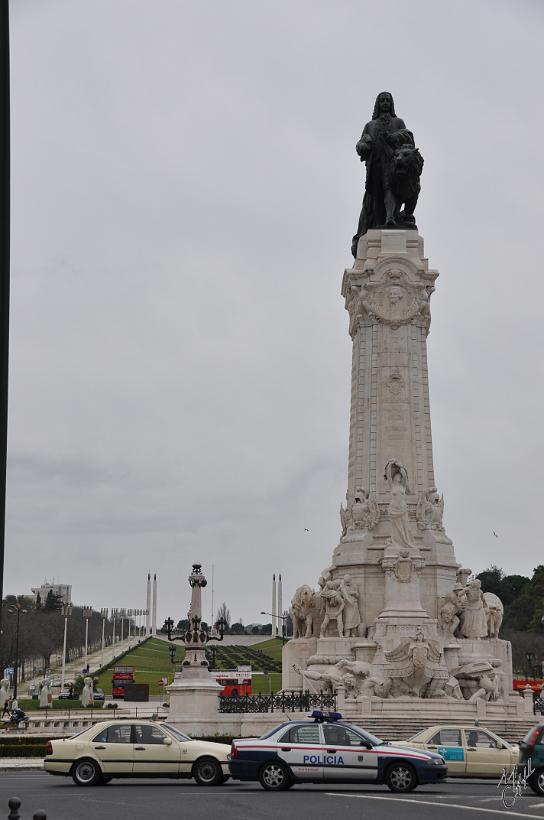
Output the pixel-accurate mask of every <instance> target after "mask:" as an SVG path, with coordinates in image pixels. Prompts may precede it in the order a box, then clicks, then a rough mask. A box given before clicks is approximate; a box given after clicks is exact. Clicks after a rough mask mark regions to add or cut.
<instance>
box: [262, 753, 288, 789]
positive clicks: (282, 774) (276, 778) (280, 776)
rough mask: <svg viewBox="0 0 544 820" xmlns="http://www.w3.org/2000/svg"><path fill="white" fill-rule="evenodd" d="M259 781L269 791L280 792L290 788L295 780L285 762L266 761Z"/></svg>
mask: <svg viewBox="0 0 544 820" xmlns="http://www.w3.org/2000/svg"><path fill="white" fill-rule="evenodd" d="M259 781H260V783H261V786H262V787H263V789H266V790H267V791H269V792H272V791H275V792H280V791H283V790H284V789H289V788H290V787H291V786H292V785H293V782H292V780H291V775H290V774H289V771H288V770H287V768H286V767H285V766H284V765H283V763H277V762H276V761H271V762H270V763H265V764H264V766H263V767H262V769H261V771H260V774H259Z"/></svg>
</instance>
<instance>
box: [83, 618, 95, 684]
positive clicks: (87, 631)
mask: <svg viewBox="0 0 544 820" xmlns="http://www.w3.org/2000/svg"><path fill="white" fill-rule="evenodd" d="M83 617H84V618H85V664H84V666H85V669H87V667H88V665H89V658H88V655H89V618H92V617H93V608H92V606H84V607H83Z"/></svg>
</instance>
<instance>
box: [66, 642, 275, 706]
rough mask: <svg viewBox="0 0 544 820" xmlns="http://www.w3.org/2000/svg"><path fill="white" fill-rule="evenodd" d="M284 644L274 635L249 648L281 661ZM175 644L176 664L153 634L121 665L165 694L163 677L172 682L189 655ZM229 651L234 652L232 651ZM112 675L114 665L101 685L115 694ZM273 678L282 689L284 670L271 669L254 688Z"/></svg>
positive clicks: (261, 687)
mask: <svg viewBox="0 0 544 820" xmlns="http://www.w3.org/2000/svg"><path fill="white" fill-rule="evenodd" d="M214 645H215V646H217V647H221V643H215V642H214V643H212V644H211V646H214ZM282 645H283V644H282V641H281V639H280V638H271V639H270V640H269V641H264V642H263V643H258V644H252V645H251V646H250V647H247V648H248V649H252V650H259V651H260V652H262V653H263V655H265V656H266V657H267V658H270V659H272V660H273V661H275V662H276V664H277V663H280V664H281V650H282ZM175 646H176V659H177V661H178V664H176V667H174V666H172V664H171V663H170V652H169V649H170V646H169V644H168V643H166V641H161V640H158V639H157V638H149V639H148V640H146V641H144V642H143V643H142V644H140V645H139V646H137V647H135V648H134V649H133V650H132V651H131V652H128V653H127V654H126V655H125V656H124V657H123V658H121V660H120V661H119V662H118V665H119V666H134V667H135V670H136V672H135V676H136V683H148V684H149V694H150V695H159V694H162V691H163V690H162V687H159V680H160V679H161V678H168V682H169V683H171V682H172V680H173V677H174V672H175V671H176V669H177V668H179V662H180V661H182V660H183V658H184V657H185V649H184V647H183V645H182V644H181V642H176V644H175ZM227 649H228V647H227ZM232 649H233V650H234V649H236V647H233V648H232ZM240 649H241V650H242V649H243V647H240ZM229 654H231V653H230V652H229ZM252 660H253V664H252V665H253V668H254V669H255V670H257V669H258V662H257V661H255V660H254V659H252ZM218 667H223V668H232V667H231V666H229V667H225V666H224V665H223V664H222V663H219V664H218ZM280 668H281V667H280ZM111 676H112V668H111V667H110V668H108V669H106V670H105V671H104V672H102V674H101V675H99V677H98V683H97V686H99V687H100V688H101V689H103V690H104V692H105V694H106V697H111ZM269 681H270V685H271V687H272V691H273V692H277V691H278V689H281V672H278V671H273V672H270V675H269V677H268V678H267V677H266V676H264V675H256V676H255V677H254V678H253V684H252V691H253V692H254V693H255V694H258V693H259V692H261V693H263V694H264V693H267V692H268V687H269ZM61 702H62V701H61Z"/></svg>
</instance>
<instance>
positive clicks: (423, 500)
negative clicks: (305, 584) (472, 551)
mask: <svg viewBox="0 0 544 820" xmlns="http://www.w3.org/2000/svg"><path fill="white" fill-rule="evenodd" d="M437 277H438V272H437V271H436V270H432V269H430V268H429V264H428V260H427V259H426V258H425V255H424V248H423V238H422V237H421V236H420V235H419V233H418V231H417V230H400V229H399V230H394V229H390V230H379V229H371V230H368V231H367V232H366V233H365V235H364V236H362V237H361V238H360V239H359V241H358V247H357V256H356V258H355V261H354V264H353V267H352V268H349V269H348V270H346V271H345V272H344V277H343V282H342V294H343V296H344V298H345V304H346V309H347V310H348V313H349V333H350V336H351V338H352V340H353V349H352V380H351V413H350V432H349V459H348V491H347V503H346V509H345V510H344V508H343V521H342V527H343V534H342V538H341V541H340V544H339V545H338V547H337V548H336V549H335V552H334V562H333V565H334V567H335V568H337V570H338V575H339V574H340V572H342V571H344V569H345V570H347V571H350V572H351V574H352V576H353V577H354V579H355V580H356V581H358V582H359V587H360V596H361V601H362V602H363V606H364V612H362V613H361V614H362V616H363V620H364V621H365V623H367V624H372V623H373V621H375V619H376V618H377V617H378V616H379V615H380V614H381V613H383V612H385V611H387V612H391V613H392V612H393V610H399V609H400V610H403V611H404V612H405V614H406V615H408V614H412V615H415V614H416V613H419V614H420V616H421V617H422V618H425V617H426V618H428V617H429V616H430V617H431V618H436V616H437V612H436V601H437V599H438V598H439V597H440V596H442V595H445V594H446V593H447V592H448V591H449V590H451V588H452V586H453V584H454V583H455V571H456V568H457V566H458V565H457V563H456V561H455V556H454V553H453V545H452V542H451V541H450V539H449V538H448V537H447V536H446V534H445V532H444V528H443V525H442V499H441V497H440V496H438V494H437V491H436V488H435V478H434V464H433V450H432V433H431V414H430V405H429V385H428V370H427V335H428V333H429V329H430V324H431V311H430V298H431V294H432V293H433V291H434V289H435V281H436V279H437ZM391 464H394V465H395V464H396V465H399V471H400V472H401V473H402V480H400V479H399V480H396V479H395V476H394V475H389V476H388V474H387V469H388V465H391ZM395 471H396V468H395V467H393V473H395ZM389 472H391V469H389ZM399 483H402V498H401V497H400V495H399V493H398V490H399ZM435 496H437V498H438V499H439V501H438V503H434V504H433V500H434V498H435ZM397 502H398V503H397ZM398 504H401V506H402V508H401V507H399V506H398ZM429 506H431V508H432V509H429ZM438 507H440V510H439V514H438V512H437V511H438ZM433 514H434V518H433ZM402 550H408V551H409V556H410V560H411V561H412V565H411V568H410V573H409V576H410V578H409V580H399V577H397V576H398V574H399V573H398V572H397V573H395V566H397V565H396V564H395V563H394V562H395V561H397V563H398V559H401V558H402V556H401V551H402ZM384 559H387V560H386V564H385V565H384V564H383V563H382V562H383V561H384ZM391 561H393V564H391ZM398 566H401V565H400V564H398ZM407 570H408V564H407V563H404V564H402V573H401V574H404V575H405V574H406V572H407ZM335 575H336V573H335ZM419 588H420V589H421V597H420V595H419ZM395 595H396V596H397V599H398V600H397V604H398V606H394V601H393V599H394V597H395ZM401 600H403V601H404V605H401ZM425 612H426V613H428V614H427V615H426V616H425Z"/></svg>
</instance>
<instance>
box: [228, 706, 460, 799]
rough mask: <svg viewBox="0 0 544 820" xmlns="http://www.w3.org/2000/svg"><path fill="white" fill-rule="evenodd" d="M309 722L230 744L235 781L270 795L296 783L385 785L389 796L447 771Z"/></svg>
mask: <svg viewBox="0 0 544 820" xmlns="http://www.w3.org/2000/svg"><path fill="white" fill-rule="evenodd" d="M310 718H313V720H312V719H310V720H308V719H306V720H294V721H289V722H287V723H282V724H280V725H279V726H276V728H275V729H272V731H271V732H268V733H267V734H266V735H263V737H261V738H255V739H253V738H241V739H239V740H233V741H232V748H231V751H230V758H231V759H230V761H229V769H230V773H231V776H232V778H233V779H234V780H258V781H259V782H260V784H261V786H262V787H263V789H267V790H268V791H281V790H283V789H289V788H290V787H291V786H294V784H295V783H304V782H310V783H385V784H386V785H387V786H388V787H389V788H390V789H391V791H393V792H409V791H412V789H415V788H416V787H417V786H419V785H423V784H426V783H438V782H439V781H441V780H443V779H444V778H445V777H446V776H447V774H448V770H447V767H446V764H445V762H444V758H443V757H441V756H440V755H438V754H435V753H434V752H428V751H424V750H423V749H416V748H413V749H412V748H410V747H407V746H393V745H391V744H390V743H386V742H384V741H383V740H380V739H379V738H377V737H374V736H373V735H371V734H370V733H369V732H366V731H364V730H363V729H360V728H359V727H358V726H353V725H351V724H349V723H346V722H344V721H343V720H342V715H341V714H340V713H339V712H328V713H326V712H321V711H315V712H313V713H312V715H311V716H310Z"/></svg>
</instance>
